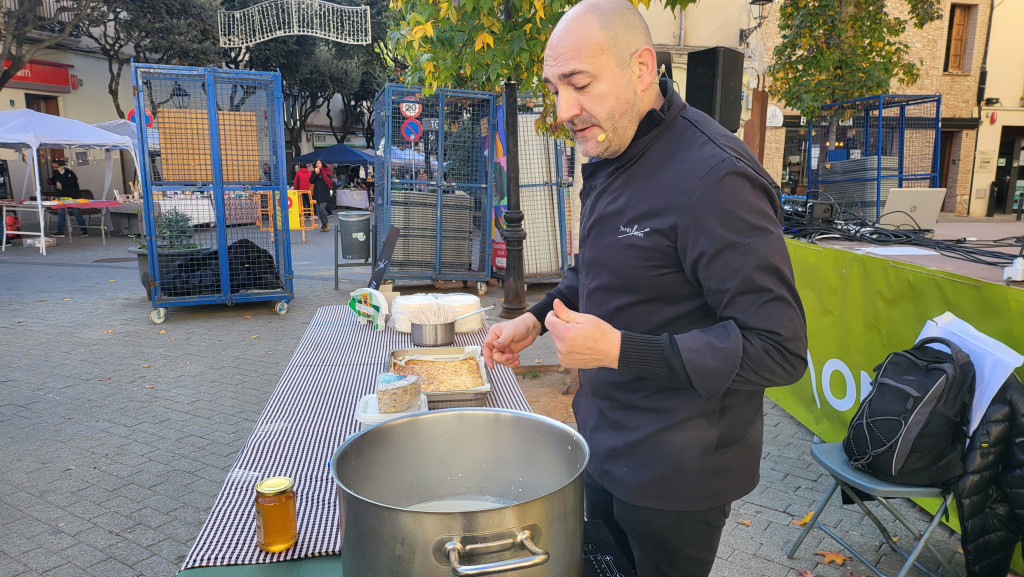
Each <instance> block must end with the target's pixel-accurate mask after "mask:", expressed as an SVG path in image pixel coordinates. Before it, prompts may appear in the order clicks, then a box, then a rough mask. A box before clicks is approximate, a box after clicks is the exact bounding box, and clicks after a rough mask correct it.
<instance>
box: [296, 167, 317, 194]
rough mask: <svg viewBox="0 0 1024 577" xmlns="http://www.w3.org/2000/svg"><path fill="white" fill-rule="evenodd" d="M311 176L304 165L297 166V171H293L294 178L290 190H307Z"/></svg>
mask: <svg viewBox="0 0 1024 577" xmlns="http://www.w3.org/2000/svg"><path fill="white" fill-rule="evenodd" d="M311 176H313V173H312V172H310V171H309V168H307V167H306V163H305V162H303V163H301V164H299V168H298V170H296V171H295V178H294V179H293V180H292V188H293V189H295V190H309V177H311Z"/></svg>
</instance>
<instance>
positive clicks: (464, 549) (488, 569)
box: [444, 530, 550, 577]
mask: <svg viewBox="0 0 1024 577" xmlns="http://www.w3.org/2000/svg"><path fill="white" fill-rule="evenodd" d="M519 545H521V546H523V547H524V548H525V549H527V550H529V551H530V553H533V555H531V556H530V557H521V558H519V559H509V560H507V561H496V562H494V563H481V564H480V565H462V564H460V562H459V556H460V555H462V554H463V553H472V552H473V551H474V550H479V551H481V552H495V551H504V550H506V549H515V548H516V547H517V546H519ZM444 553H445V555H447V556H448V562H449V563H451V566H452V574H453V575H456V576H457V577H477V576H480V575H494V574H495V573H504V572H507V571H518V570H520V569H529V568H531V567H537V566H538V565H543V564H545V563H547V562H548V558H550V555H549V554H548V552H547V551H545V550H543V549H541V548H540V547H538V546H537V545H536V544H534V542H533V536H532V535H531V534H530V531H529V530H523V531H520V532H519V534H518V535H516V538H515V539H503V540H501V541H495V542H492V543H480V544H476V545H468V546H463V545H462V544H461V543H458V542H457V541H449V542H448V544H447V545H445V546H444Z"/></svg>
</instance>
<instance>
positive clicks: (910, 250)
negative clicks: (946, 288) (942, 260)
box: [857, 246, 939, 256]
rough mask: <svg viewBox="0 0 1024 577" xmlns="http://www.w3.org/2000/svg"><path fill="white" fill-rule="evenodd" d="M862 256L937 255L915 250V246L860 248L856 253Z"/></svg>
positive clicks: (926, 250)
mask: <svg viewBox="0 0 1024 577" xmlns="http://www.w3.org/2000/svg"><path fill="white" fill-rule="evenodd" d="M857 252H859V253H862V254H877V255H879V256H905V255H921V254H939V253H937V252H935V251H934V250H928V249H926V248H917V247H916V246H873V247H869V248H862V249H860V250H859V251H857Z"/></svg>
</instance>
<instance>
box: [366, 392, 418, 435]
mask: <svg viewBox="0 0 1024 577" xmlns="http://www.w3.org/2000/svg"><path fill="white" fill-rule="evenodd" d="M426 410H427V396H426V395H422V394H421V395H420V400H419V402H418V403H416V404H415V405H413V406H412V407H410V408H409V409H408V410H405V411H402V412H400V413H385V414H383V415H382V414H380V413H378V412H377V394H376V393H373V394H370V395H365V396H364V397H363V398H361V399H359V403H358V404H357V405H356V420H357V421H359V423H360V425H361V427H360V429H369V428H370V427H372V426H374V425H379V424H381V423H384V422H387V421H390V420H391V419H397V418H398V417H404V416H406V415H411V414H413V413H421V412H423V411H426Z"/></svg>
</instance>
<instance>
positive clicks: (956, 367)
mask: <svg viewBox="0 0 1024 577" xmlns="http://www.w3.org/2000/svg"><path fill="white" fill-rule="evenodd" d="M930 343H937V344H940V345H943V346H945V347H946V348H948V349H949V351H950V352H946V351H942V350H938V349H935V348H932V347H930V346H927V345H928V344H930ZM872 385H873V388H872V389H871V392H870V393H869V394H868V396H867V397H866V398H865V399H864V400H863V401H862V402H861V404H860V407H859V408H858V409H857V412H856V413H855V414H854V415H853V419H852V420H851V421H850V427H849V429H848V430H847V432H846V439H844V440H843V450H844V451H846V456H847V457H848V458H849V459H850V465H851V466H852V467H855V468H858V469H863V470H865V471H867V472H869V473H871V474H872V475H873V476H875V477H877V478H878V479H881V480H883V481H888V482H890V483H899V484H902V485H922V486H929V487H941V488H948V487H949V486H951V485H952V484H953V481H954V480H955V479H956V478H957V477H958V476H959V475H960V473H962V472H963V453H964V447H965V445H966V442H967V426H968V422H969V417H970V410H971V402H972V400H973V398H974V364H973V363H972V362H971V357H970V355H968V354H967V353H965V352H963V351H962V350H961V349H960V347H958V346H957V345H956V344H955V343H952V342H950V341H948V340H946V339H942V338H937V337H933V338H926V339H921V341H920V342H918V343H917V344H915V345H914V346H913V348H910V349H907V350H905V351H896V352H894V353H891V354H890V355H889V356H888V357H886V359H885V361H883V362H882V364H880V365H878V366H877V367H875V379H874V381H872Z"/></svg>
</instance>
